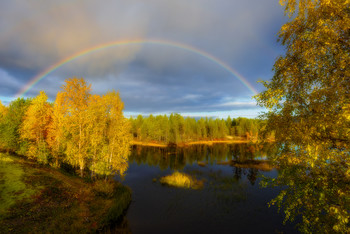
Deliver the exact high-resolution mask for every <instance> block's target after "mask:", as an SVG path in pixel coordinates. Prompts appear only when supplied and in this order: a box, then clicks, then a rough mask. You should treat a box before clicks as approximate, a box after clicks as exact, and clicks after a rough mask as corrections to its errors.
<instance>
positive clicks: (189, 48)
mask: <svg viewBox="0 0 350 234" xmlns="http://www.w3.org/2000/svg"><path fill="white" fill-rule="evenodd" d="M133 44H154V45H162V46H170V47H174V48H178V49H182V50H186V51H189V52H192V53H195V54H197V55H200V56H202V57H204V58H207V59H209V60H210V61H212V62H214V63H215V64H217V65H219V66H220V67H222V68H224V69H225V70H227V71H228V72H229V73H231V74H232V75H233V76H234V77H236V78H237V79H238V80H239V81H240V82H241V83H242V84H243V85H244V86H246V87H247V88H248V89H249V90H250V91H251V92H252V93H253V94H254V95H255V94H257V93H258V92H257V91H256V89H255V88H254V87H253V86H252V85H251V84H250V83H249V82H248V81H247V79H246V78H244V77H243V76H242V75H241V74H239V73H238V72H237V71H236V70H234V69H233V68H232V67H230V66H229V65H227V64H226V63H225V62H223V61H222V60H220V59H219V58H217V57H215V56H213V55H211V54H209V53H207V52H205V51H203V50H200V49H197V48H195V47H192V46H190V45H186V44H183V43H179V42H174V41H168V40H159V39H135V40H122V41H112V42H108V43H103V44H99V45H97V46H93V47H90V48H87V49H84V50H82V51H79V52H77V53H75V54H72V55H70V56H69V57H66V58H64V59H62V60H60V61H59V62H57V63H55V64H53V65H51V66H50V67H48V68H47V69H45V70H44V71H42V72H40V73H39V74H38V75H36V76H35V77H33V78H32V79H31V80H30V81H29V82H28V83H27V84H26V85H25V86H24V87H22V89H21V90H19V92H17V94H16V97H20V96H23V95H24V94H26V93H27V92H28V91H29V90H30V89H31V88H32V87H33V86H34V85H35V84H37V83H38V82H39V81H41V80H42V79H44V78H45V77H47V75H48V74H50V73H52V72H54V71H55V70H57V69H58V68H60V67H61V66H63V65H65V64H66V63H69V62H70V61H72V60H74V59H77V58H79V57H82V56H84V55H87V54H89V53H92V52H95V51H98V50H102V49H105V48H109V47H115V46H124V45H133Z"/></svg>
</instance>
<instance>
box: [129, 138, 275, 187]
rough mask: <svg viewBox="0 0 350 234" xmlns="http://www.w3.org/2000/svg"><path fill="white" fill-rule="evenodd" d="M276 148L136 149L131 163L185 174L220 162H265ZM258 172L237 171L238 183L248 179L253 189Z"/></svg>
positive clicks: (229, 145)
mask: <svg viewBox="0 0 350 234" xmlns="http://www.w3.org/2000/svg"><path fill="white" fill-rule="evenodd" d="M274 148H275V147H274V146H273V145H266V146H264V147H261V146H258V145H255V144H214V145H211V146H208V145H194V146H189V147H168V148H160V147H159V148H158V147H147V146H133V149H132V153H131V156H130V162H136V163H137V164H147V165H149V166H157V167H159V168H160V169H161V170H165V169H168V168H170V169H172V170H182V169H183V168H184V167H185V166H186V165H187V164H190V165H193V164H196V163H197V162H203V163H205V164H209V165H215V164H216V163H217V162H223V161H230V160H235V161H237V162H245V161H247V160H254V159H257V158H264V157H266V156H267V155H269V154H272V153H274V152H276V151H275V149H274ZM258 171H259V170H258V169H256V168H249V167H248V168H239V167H233V176H234V178H236V179H237V180H240V179H242V175H244V176H247V178H248V180H249V181H250V183H251V184H252V185H254V184H255V181H256V179H257V174H258Z"/></svg>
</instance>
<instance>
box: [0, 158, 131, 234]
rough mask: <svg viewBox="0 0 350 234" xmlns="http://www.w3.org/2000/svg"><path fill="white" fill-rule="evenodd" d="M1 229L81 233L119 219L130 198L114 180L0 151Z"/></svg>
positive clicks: (97, 228)
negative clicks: (89, 176)
mask: <svg viewBox="0 0 350 234" xmlns="http://www.w3.org/2000/svg"><path fill="white" fill-rule="evenodd" d="M1 158H2V160H1V164H0V175H1V177H0V178H1V181H0V186H1V190H0V191H1V197H0V199H1V202H0V205H1V210H2V215H1V216H0V227H1V230H0V232H5V233H8V232H15V233H27V232H31V233H42V232H44V233H51V232H54V233H64V232H69V233H82V232H83V233H86V232H96V231H98V230H103V229H104V228H105V227H106V225H109V224H111V223H112V222H114V221H116V220H120V219H121V217H122V216H123V214H124V212H125V210H126V209H127V207H128V206H129V204H130V202H131V191H130V189H129V188H127V187H125V186H123V185H121V184H120V183H117V182H104V181H98V182H95V183H86V182H84V181H83V180H82V179H80V178H78V177H76V176H70V175H65V174H62V173H61V172H60V171H59V170H56V169H52V168H49V167H45V166H39V165H38V164H36V163H32V162H30V161H26V160H23V159H20V158H17V157H12V156H7V155H4V154H1Z"/></svg>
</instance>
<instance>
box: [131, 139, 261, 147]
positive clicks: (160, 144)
mask: <svg viewBox="0 0 350 234" xmlns="http://www.w3.org/2000/svg"><path fill="white" fill-rule="evenodd" d="M220 143H221V144H242V143H256V141H255V140H254V141H251V140H234V139H232V140H206V141H189V142H181V143H178V144H177V145H176V144H174V145H176V146H178V147H186V146H191V145H213V144H220ZM131 144H132V145H141V146H151V147H164V148H165V147H168V146H169V144H166V143H163V142H154V141H153V142H145V141H135V140H133V141H131Z"/></svg>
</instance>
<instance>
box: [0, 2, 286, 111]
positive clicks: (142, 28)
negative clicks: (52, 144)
mask: <svg viewBox="0 0 350 234" xmlns="http://www.w3.org/2000/svg"><path fill="white" fill-rule="evenodd" d="M0 4H1V7H0V67H1V68H2V69H3V71H4V72H5V73H6V74H8V76H10V77H12V78H11V82H12V81H13V82H12V83H11V82H10V81H9V78H8V76H7V75H4V74H5V73H1V71H0V80H1V82H2V84H4V85H2V86H1V90H0V91H1V94H3V93H4V95H5V94H6V95H9V96H11V95H14V94H15V93H16V92H18V90H19V89H20V88H21V86H23V85H24V84H25V83H27V82H29V80H30V79H32V78H33V77H34V76H35V75H36V74H38V73H39V72H41V71H43V70H45V69H47V68H48V67H50V66H51V65H52V64H55V63H57V62H58V61H61V60H62V59H64V58H67V57H68V56H71V55H73V54H74V53H77V52H79V51H83V50H84V49H86V48H91V47H93V46H96V45H99V44H103V43H107V42H111V41H117V40H128V39H137V38H141V39H147V38H159V39H165V40H170V41H176V42H181V43H184V44H188V45H191V46H194V47H196V48H198V49H200V50H203V51H206V52H207V53H209V54H212V55H213V56H215V57H217V58H219V59H221V60H223V61H225V62H226V63H227V64H228V65H230V66H231V67H233V68H235V69H236V70H238V71H239V72H240V73H241V74H242V75H243V76H244V77H245V78H246V79H247V80H249V82H250V83H251V84H253V86H254V87H256V88H257V89H259V90H261V89H262V87H261V86H259V85H256V84H255V82H256V81H257V80H258V79H259V78H261V77H264V78H265V77H269V76H271V66H272V64H273V61H274V56H276V54H278V53H280V47H277V46H276V43H275V38H274V36H275V35H272V34H275V33H277V30H278V28H279V27H280V26H281V24H282V23H283V11H282V9H281V8H280V7H279V6H278V1H276V0H264V1H261V0H246V1H242V0H217V1H212V0H192V1H185V0H177V1H164V0H148V1H142V0H130V1H122V0H103V1H93V0H87V1H82V0H80V1H79V0H78V1H66V0H64V1H36V0H28V1H21V0H13V1H2V2H1V3H0ZM270 35H271V36H270ZM73 76H77V77H84V78H86V80H87V81H88V82H90V83H92V87H93V90H94V92H95V93H104V92H106V91H107V90H110V89H115V90H119V91H120V93H121V95H122V97H123V100H124V101H125V108H126V110H128V111H136V112H137V111H140V112H141V111H148V112H151V111H154V112H157V111H191V110H192V111H198V112H200V111H210V110H218V111H221V110H231V109H237V108H247V109H251V108H252V107H251V106H250V105H244V104H242V105H241V106H237V105H229V104H226V105H223V101H222V100H224V98H227V97H228V98H229V99H230V100H234V99H235V98H237V97H249V96H251V92H250V91H249V90H248V89H247V88H246V87H245V86H244V85H243V84H242V83H241V82H239V81H238V80H237V78H236V77H234V76H233V75H232V74H230V73H229V72H227V71H226V70H225V69H223V68H222V67H220V66H219V65H218V64H215V63H213V62H212V61H210V60H208V59H207V58H204V57H202V56H200V55H198V54H195V53H192V52H189V51H185V50H181V49H176V48H172V47H169V46H161V45H128V46H120V47H112V48H108V49H101V50H99V51H96V52H93V53H90V54H89V55H86V56H81V57H79V58H77V59H75V60H73V61H71V62H69V63H67V64H65V65H64V66H61V67H60V68H59V69H57V70H56V71H54V72H53V73H51V74H49V75H48V76H47V78H45V79H43V80H42V81H40V82H39V83H37V84H36V85H35V86H34V87H33V88H32V89H31V90H30V91H29V92H28V93H27V95H28V96H33V95H36V94H37V92H38V91H39V90H45V91H46V92H47V93H48V95H49V96H50V98H51V99H54V96H55V94H56V92H57V91H58V90H59V89H60V86H61V85H62V83H63V82H64V79H66V78H68V77H73ZM227 103H228V102H227Z"/></svg>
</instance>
